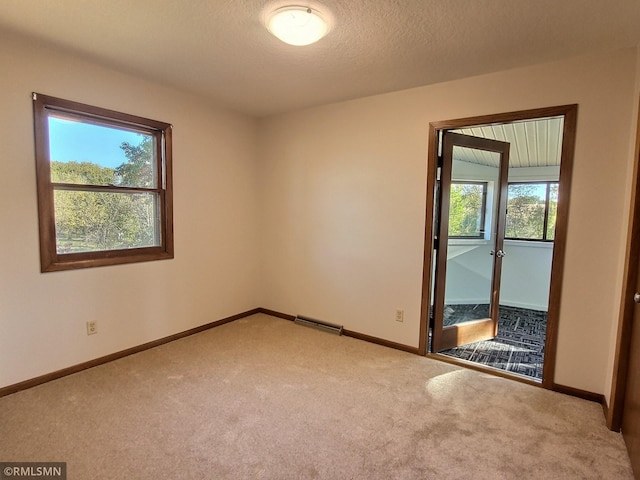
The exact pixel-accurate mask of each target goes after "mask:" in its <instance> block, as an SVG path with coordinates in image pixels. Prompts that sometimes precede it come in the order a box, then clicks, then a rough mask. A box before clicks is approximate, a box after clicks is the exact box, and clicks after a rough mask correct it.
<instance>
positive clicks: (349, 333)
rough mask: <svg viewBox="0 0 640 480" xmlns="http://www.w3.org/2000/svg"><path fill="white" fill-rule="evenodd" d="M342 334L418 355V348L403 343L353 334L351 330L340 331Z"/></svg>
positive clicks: (357, 333) (362, 334)
mask: <svg viewBox="0 0 640 480" xmlns="http://www.w3.org/2000/svg"><path fill="white" fill-rule="evenodd" d="M342 334H343V335H344V336H345V337H352V338H356V339H358V340H364V341H365V342H369V343H375V344H377V345H382V346H383V347H389V348H395V349H396V350H402V351H403V352H409V353H415V354H416V355H418V354H419V351H418V347H411V346H409V345H405V344H403V343H396V342H392V341H390V340H385V339H383V338H378V337H372V336H371V335H365V334H364V333H359V332H354V331H353V330H345V329H343V330H342Z"/></svg>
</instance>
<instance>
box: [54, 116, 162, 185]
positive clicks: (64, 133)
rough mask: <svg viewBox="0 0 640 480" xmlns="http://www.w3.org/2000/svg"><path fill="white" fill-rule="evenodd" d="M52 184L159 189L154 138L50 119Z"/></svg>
mask: <svg viewBox="0 0 640 480" xmlns="http://www.w3.org/2000/svg"><path fill="white" fill-rule="evenodd" d="M48 120H49V156H50V159H51V181H52V182H57V183H74V184H83V185H117V186H127V187H143V188H156V187H157V185H156V183H157V182H156V178H157V175H156V161H155V158H154V151H155V150H154V138H153V136H151V135H147V134H143V133H138V132H133V131H130V130H126V129H120V128H114V127H106V126H103V125H95V124H93V123H86V122H82V121H77V120H72V119H69V118H59V117H54V116H49V117H48Z"/></svg>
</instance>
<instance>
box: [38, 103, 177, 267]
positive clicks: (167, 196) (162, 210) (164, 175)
mask: <svg viewBox="0 0 640 480" xmlns="http://www.w3.org/2000/svg"><path fill="white" fill-rule="evenodd" d="M50 114H58V115H70V116H73V117H75V118H78V119H80V120H81V121H84V122H86V123H93V124H97V125H102V126H108V127H112V128H121V129H127V130H134V131H138V132H140V133H144V134H147V135H150V136H153V138H154V140H155V141H154V144H155V152H154V153H155V155H154V157H155V159H156V162H157V164H156V175H157V179H156V180H157V182H156V186H155V187H154V188H145V189H142V188H131V187H122V186H112V185H108V186H98V185H80V186H78V185H72V186H69V185H64V184H55V183H54V182H52V180H51V158H50V152H49V116H50ZM33 116H34V134H35V157H36V183H37V191H38V220H39V236H40V268H41V272H53V271H61V270H75V269H79V268H90V267H99V266H107V265H118V264H126V263H136V262H147V261H153V260H165V259H171V258H173V257H174V246H173V182H172V154H171V150H172V141H171V133H172V126H171V125H170V124H168V123H164V122H159V121H156V120H150V119H148V118H143V117H138V116H135V115H129V114H126V113H121V112H116V111H113V110H107V109H104V108H100V107H94V106H90V105H86V104H82V103H78V102H73V101H70V100H63V99H60V98H56V97H51V96H48V95H42V94H39V93H33ZM55 189H72V190H76V191H94V192H95V191H100V192H111V193H139V192H149V193H155V194H157V195H158V198H159V202H158V211H159V215H158V216H159V221H158V224H157V226H158V228H159V245H156V246H149V247H140V248H129V249H120V250H101V251H89V252H77V253H58V251H57V245H56V225H55V208H54V190H55Z"/></svg>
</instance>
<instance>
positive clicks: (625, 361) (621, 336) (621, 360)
mask: <svg viewBox="0 0 640 480" xmlns="http://www.w3.org/2000/svg"><path fill="white" fill-rule="evenodd" d="M634 155H635V157H634V159H635V160H634V165H633V177H632V178H633V180H632V182H633V183H632V185H631V207H630V209H629V223H628V225H629V229H628V231H627V246H626V254H625V267H624V277H623V285H622V296H621V299H620V316H619V321H618V332H617V337H616V351H615V356H614V363H613V379H612V382H611V396H610V397H609V406H607V405H606V404H605V405H604V406H605V410H606V412H605V413H606V417H607V427H609V428H610V429H611V430H614V431H616V432H619V431H620V429H621V428H622V416H623V413H624V398H625V392H626V384H627V375H628V373H629V372H628V367H629V356H630V353H631V328H632V327H633V316H634V310H635V308H634V307H635V304H634V302H633V294H634V293H635V290H636V279H637V277H638V274H639V271H638V270H639V269H638V265H639V263H640V105H639V107H638V120H637V125H636V146H635V153H634Z"/></svg>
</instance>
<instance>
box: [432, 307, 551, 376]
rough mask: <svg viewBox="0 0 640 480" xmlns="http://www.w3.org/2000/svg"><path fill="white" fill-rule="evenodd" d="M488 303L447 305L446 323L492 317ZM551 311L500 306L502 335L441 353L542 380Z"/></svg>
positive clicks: (451, 323) (500, 330)
mask: <svg viewBox="0 0 640 480" xmlns="http://www.w3.org/2000/svg"><path fill="white" fill-rule="evenodd" d="M488 311H489V306H488V305H447V306H446V307H445V319H444V323H445V325H447V326H448V325H454V324H456V323H461V322H465V321H469V320H473V319H478V318H486V317H487V316H488ZM546 328H547V312H543V311H539V310H529V309H525V308H518V307H507V306H502V305H501V306H500V318H499V320H498V336H497V337H496V338H494V339H493V340H485V341H481V342H474V343H470V344H468V345H463V346H460V347H455V348H452V349H450V350H444V351H442V352H440V353H442V354H444V355H448V356H450V357H455V358H460V359H462V360H467V361H470V362H475V363H481V364H483V365H487V366H489V367H493V368H498V369H500V370H505V371H508V372H511V373H516V374H519V375H524V376H527V377H530V378H532V379H534V380H539V381H541V380H542V364H543V358H544V342H545V336H546Z"/></svg>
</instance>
